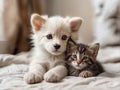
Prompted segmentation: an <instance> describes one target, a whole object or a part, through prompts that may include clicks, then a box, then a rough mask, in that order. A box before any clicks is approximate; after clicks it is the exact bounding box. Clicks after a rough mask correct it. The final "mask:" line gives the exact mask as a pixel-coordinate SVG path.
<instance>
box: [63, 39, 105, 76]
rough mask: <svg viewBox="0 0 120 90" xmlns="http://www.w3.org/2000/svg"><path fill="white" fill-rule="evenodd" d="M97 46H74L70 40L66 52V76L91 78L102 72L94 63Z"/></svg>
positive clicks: (99, 66)
mask: <svg viewBox="0 0 120 90" xmlns="http://www.w3.org/2000/svg"><path fill="white" fill-rule="evenodd" d="M98 50H99V44H98V43H96V44H93V45H85V44H81V43H79V44H76V43H75V42H74V41H73V40H72V39H71V38H70V39H69V41H68V45H67V50H66V58H65V60H66V64H67V68H68V74H69V75H72V76H81V77H85V78H86V77H91V76H96V75H98V74H100V73H102V72H103V69H102V67H101V65H100V64H99V63H98V62H97V61H96V56H97V54H98Z"/></svg>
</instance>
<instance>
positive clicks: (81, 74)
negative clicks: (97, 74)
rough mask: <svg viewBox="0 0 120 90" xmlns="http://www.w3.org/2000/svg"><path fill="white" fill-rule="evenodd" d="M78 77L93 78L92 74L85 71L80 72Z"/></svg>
mask: <svg viewBox="0 0 120 90" xmlns="http://www.w3.org/2000/svg"><path fill="white" fill-rule="evenodd" d="M79 76H81V77H84V78H87V77H92V76H93V73H92V72H90V71H87V70H86V71H82V72H81V73H80V74H79Z"/></svg>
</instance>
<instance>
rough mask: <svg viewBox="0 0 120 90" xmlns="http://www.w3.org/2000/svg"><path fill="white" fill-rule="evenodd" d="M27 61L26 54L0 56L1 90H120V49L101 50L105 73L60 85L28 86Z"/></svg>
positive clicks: (69, 79) (65, 81)
mask: <svg viewBox="0 0 120 90" xmlns="http://www.w3.org/2000/svg"><path fill="white" fill-rule="evenodd" d="M111 52H113V53H111ZM25 60H28V61H29V60H30V57H29V56H28V54H26V53H23V54H20V55H16V56H13V55H0V66H1V68H0V90H80V89H81V90H120V47H109V48H106V49H101V50H100V52H99V55H98V60H99V61H100V62H101V63H102V65H103V67H104V69H105V72H104V73H102V74H100V75H99V76H97V77H90V78H82V77H74V76H67V77H66V78H64V79H63V80H62V81H61V82H58V83H48V82H45V81H43V82H41V83H38V84H31V85H28V84H26V83H25V82H24V80H23V75H24V73H25V72H27V70H28V64H27V63H26V61H25ZM3 63H4V64H3Z"/></svg>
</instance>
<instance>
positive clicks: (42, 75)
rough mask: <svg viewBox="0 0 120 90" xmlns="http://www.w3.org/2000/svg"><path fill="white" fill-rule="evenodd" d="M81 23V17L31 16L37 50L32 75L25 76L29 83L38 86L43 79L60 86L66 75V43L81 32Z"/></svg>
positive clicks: (34, 49)
mask: <svg viewBox="0 0 120 90" xmlns="http://www.w3.org/2000/svg"><path fill="white" fill-rule="evenodd" d="M81 23H82V19H81V18H80V17H74V18H69V17H66V18H62V17H60V16H54V17H50V18H48V17H47V16H40V15H38V14H33V15H32V16H31V25H32V28H33V33H34V34H33V43H34V48H33V54H32V61H31V63H30V67H29V71H28V72H27V73H26V74H25V76H24V80H25V81H26V82H27V83H29V84H32V83H38V82H41V81H42V80H43V79H44V80H45V81H48V82H57V81H60V80H61V79H62V78H64V77H65V76H66V75H67V69H66V67H65V66H64V52H65V50H66V44H67V40H68V38H69V37H70V36H73V34H75V33H76V32H77V31H78V29H79V27H80V25H81ZM75 35H76V34H75Z"/></svg>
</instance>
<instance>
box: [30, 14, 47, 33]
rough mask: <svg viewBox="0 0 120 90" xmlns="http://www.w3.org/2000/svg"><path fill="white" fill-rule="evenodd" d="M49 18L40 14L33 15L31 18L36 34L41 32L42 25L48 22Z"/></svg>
mask: <svg viewBox="0 0 120 90" xmlns="http://www.w3.org/2000/svg"><path fill="white" fill-rule="evenodd" d="M46 19H47V16H40V15H39V14H32V16H31V25H32V28H33V30H34V32H37V31H39V30H40V28H41V27H42V25H43V24H44V23H45V22H46Z"/></svg>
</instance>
